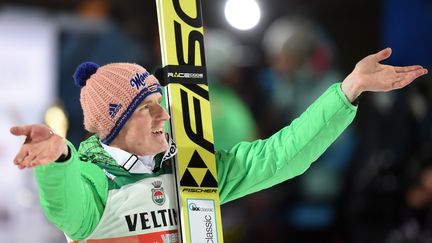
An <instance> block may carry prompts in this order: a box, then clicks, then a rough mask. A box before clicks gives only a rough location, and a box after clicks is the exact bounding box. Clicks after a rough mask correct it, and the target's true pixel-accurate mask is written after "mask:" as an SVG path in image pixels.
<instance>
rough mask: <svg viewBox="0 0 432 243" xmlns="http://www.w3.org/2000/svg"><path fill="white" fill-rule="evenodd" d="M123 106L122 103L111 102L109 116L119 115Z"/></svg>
mask: <svg viewBox="0 0 432 243" xmlns="http://www.w3.org/2000/svg"><path fill="white" fill-rule="evenodd" d="M121 107H122V105H121V104H114V103H111V104H109V108H108V113H109V116H110V117H111V118H114V117H115V115H117V113H118V111H119V110H120V108H121Z"/></svg>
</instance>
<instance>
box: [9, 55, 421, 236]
mask: <svg viewBox="0 0 432 243" xmlns="http://www.w3.org/2000/svg"><path fill="white" fill-rule="evenodd" d="M390 55H391V49H390V48H387V49H384V50H382V51H380V52H378V53H376V54H373V55H369V56H367V57H366V58H364V59H362V60H361V61H360V62H358V63H357V65H356V67H355V68H354V70H353V72H352V73H351V74H349V75H348V76H347V77H346V78H345V80H344V81H343V82H342V83H337V84H334V85H332V86H330V88H329V89H328V90H327V91H326V92H324V94H323V95H321V97H320V98H318V99H317V100H316V101H315V102H314V103H313V104H312V105H311V106H310V107H309V108H308V109H307V110H306V111H305V112H304V113H303V114H302V115H301V116H300V117H299V118H297V119H295V120H294V121H293V122H292V124H291V125H290V126H287V127H285V128H283V129H282V130H280V131H279V132H277V133H276V134H274V135H273V136H271V137H270V138H268V139H266V140H257V141H255V142H251V143H247V142H242V143H239V144H237V145H235V146H234V147H233V148H231V149H229V150H222V151H216V161H217V169H218V181H219V193H220V199H221V202H222V203H224V202H227V201H230V200H234V199H236V198H239V197H242V196H244V195H247V194H250V193H253V192H256V191H259V190H262V189H265V188H268V187H271V186H273V185H275V184H277V183H280V182H283V181H285V180H287V179H290V178H292V177H295V176H297V175H300V174H301V173H303V172H304V171H305V170H306V169H307V168H308V167H309V166H310V164H311V163H312V162H313V161H315V160H316V159H317V158H318V157H319V156H320V155H321V154H322V153H323V152H324V151H325V149H326V148H327V147H328V146H329V145H330V144H331V143H332V142H333V141H334V140H335V139H336V138H337V137H338V136H339V135H340V133H342V131H343V130H344V129H345V128H346V127H347V126H348V125H349V124H350V123H351V122H352V120H353V119H354V116H355V113H356V110H357V108H356V107H355V106H354V105H352V104H351V103H352V102H354V101H355V100H356V99H357V97H358V96H359V95H360V94H361V93H363V92H365V91H390V90H394V89H399V88H403V87H405V86H406V85H408V84H410V83H411V82H412V81H413V80H414V79H416V78H417V77H420V76H422V75H425V74H426V73H427V70H426V69H424V68H423V67H421V66H417V65H416V66H408V67H394V66H389V65H382V64H379V62H380V61H382V60H384V59H386V58H388V57H389V56H390ZM74 79H75V82H76V84H77V85H79V86H80V87H82V88H81V106H82V108H83V112H84V125H85V128H86V129H87V130H88V131H89V132H92V133H95V134H96V135H94V136H92V137H90V138H89V139H88V140H86V141H84V142H83V143H81V145H80V148H79V151H78V152H77V151H76V149H75V148H74V147H73V145H72V144H71V143H69V142H67V141H66V140H65V138H63V137H60V136H59V135H57V134H54V133H53V132H52V131H51V129H50V128H49V127H47V126H46V125H29V126H18V127H13V128H11V133H12V134H14V135H16V136H20V135H24V136H26V137H27V139H26V141H25V142H24V144H23V146H22V147H21V149H20V151H19V152H18V154H17V156H16V157H15V159H14V163H15V164H16V165H17V166H18V167H19V168H20V169H23V168H33V167H36V169H35V172H36V179H37V182H38V186H39V189H40V198H41V205H42V207H43V208H44V210H45V213H46V215H47V217H48V219H49V220H50V221H51V222H52V223H53V224H55V225H56V226H57V227H58V228H59V229H61V230H62V231H63V232H65V234H66V236H67V237H68V238H69V239H70V241H72V240H75V241H80V242H105V243H108V242H153V241H155V240H157V239H159V240H161V239H164V237H168V236H170V237H171V238H170V239H174V241H175V240H176V238H175V235H176V233H177V219H176V209H175V199H174V192H173V184H174V181H173V176H172V171H171V166H170V165H169V162H170V157H172V154H171V153H164V151H167V150H173V149H174V150H175V145H174V144H173V143H172V142H171V141H170V140H169V139H168V140H167V139H166V137H165V134H164V132H163V127H164V123H165V122H166V121H167V120H168V119H169V115H168V113H167V112H166V111H165V110H164V109H163V108H162V107H161V106H160V102H161V100H162V95H161V89H160V85H159V82H158V80H157V79H156V78H155V77H154V76H152V75H150V74H149V73H148V72H147V71H146V70H145V69H144V68H142V67H140V66H138V65H136V64H128V63H114V64H108V65H105V66H102V67H99V66H98V65H97V64H94V63H83V64H81V65H80V66H79V67H78V69H77V71H76V72H75V75H74ZM169 154H171V155H169ZM152 192H153V194H152ZM155 192H158V195H156V196H157V197H156V196H155V194H156V193H155ZM152 196H153V197H152ZM173 236H174V237H173Z"/></svg>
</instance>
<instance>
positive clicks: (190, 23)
mask: <svg viewBox="0 0 432 243" xmlns="http://www.w3.org/2000/svg"><path fill="white" fill-rule="evenodd" d="M156 5H157V12H158V24H159V35H160V45H161V53H162V66H163V68H162V69H160V70H158V74H157V76H158V77H159V79H160V81H161V83H163V85H164V86H165V94H166V95H165V98H166V104H167V110H168V111H169V114H170V116H171V119H170V126H169V133H170V135H171V137H172V138H173V140H174V141H175V143H176V144H177V148H178V152H177V155H176V156H175V158H174V164H175V179H176V184H177V185H176V186H177V188H176V189H177V190H176V191H177V198H178V210H179V213H178V216H179V221H180V222H179V234H180V236H179V238H180V239H181V242H183V243H185V242H188V243H189V242H193V243H195V242H197V243H201V242H208V243H216V242H223V234H222V219H221V212H220V201H219V192H218V184H217V173H216V161H215V155H214V142H213V141H214V140H213V130H212V124H211V112H210V100H209V89H208V85H207V74H206V68H205V55H204V30H203V22H202V14H201V1H200V0H195V1H194V0H182V1H180V0H156Z"/></svg>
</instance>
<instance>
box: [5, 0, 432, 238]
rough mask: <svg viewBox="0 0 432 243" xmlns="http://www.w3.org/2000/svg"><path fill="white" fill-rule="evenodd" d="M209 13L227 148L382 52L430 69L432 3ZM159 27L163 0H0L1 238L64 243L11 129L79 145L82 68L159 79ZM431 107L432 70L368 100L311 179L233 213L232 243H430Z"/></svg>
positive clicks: (304, 5) (273, 5) (222, 145)
mask: <svg viewBox="0 0 432 243" xmlns="http://www.w3.org/2000/svg"><path fill="white" fill-rule="evenodd" d="M202 6H203V19H204V24H205V38H206V40H205V48H206V58H207V65H208V72H209V85H210V98H211V105H212V113H213V125H214V130H215V146H216V148H217V149H226V148H229V147H231V146H232V145H233V144H235V143H236V142H239V141H242V140H253V139H257V138H266V137H268V136H270V135H271V134H273V133H274V132H275V131H277V130H278V129H280V128H281V127H283V126H285V125H288V124H289V123H290V121H291V120H292V119H294V118H295V117H297V116H298V115H299V114H300V113H301V112H302V111H303V110H304V109H305V108H306V107H307V106H308V105H309V104H310V103H311V102H313V100H314V99H316V98H317V97H318V96H319V95H320V94H321V93H322V92H324V90H325V89H326V88H327V87H329V86H330V85H331V84H332V83H335V82H340V81H342V80H343V78H344V77H345V76H346V75H347V74H349V73H350V72H351V70H352V69H353V67H354V65H355V63H356V62H357V61H359V60H360V59H361V58H363V57H365V56H366V55H369V54H371V53H374V52H376V51H378V50H380V49H382V48H384V47H392V48H393V55H392V57H391V58H390V59H389V60H387V61H385V62H386V63H389V64H392V65H411V64H420V65H423V66H425V67H427V68H429V69H430V70H431V68H432V45H431V43H432V31H431V30H432V1H431V0H411V1H404V0H379V1H378V0H362V1H342V0H326V1H323V0H315V1H310V0H309V1H308V0H302V1H300V0H266V1H264V0H256V1H255V0H230V1H225V0H224V1H202ZM236 7H239V8H236ZM157 28H158V26H157V16H156V6H155V2H154V1H139V0H123V1H120V0H87V1H84V0H63V1H54V0H9V1H7V0H1V1H0V86H1V89H0V101H1V102H0V184H1V185H2V186H1V187H0V242H17V243H21V242H32V243H39V242H44V243H57V242H58V243H60V242H65V241H64V238H63V235H62V233H61V232H58V231H57V230H56V229H55V228H54V227H52V226H51V225H50V224H49V223H48V222H47V220H46V219H45V217H44V216H43V214H42V212H41V209H40V208H39V205H38V194H37V188H36V187H35V183H34V179H33V172H32V171H31V170H24V171H20V170H18V169H17V168H15V167H14V166H13V165H12V160H13V157H14V155H15V153H16V152H17V151H18V148H19V146H20V144H21V143H22V142H23V140H22V139H19V138H14V137H13V136H12V135H10V134H9V132H8V130H9V127H11V126H12V125H18V124H28V123H39V122H44V121H45V122H48V123H50V124H55V125H53V126H55V127H54V129H55V130H56V131H57V132H58V133H61V134H64V135H67V137H68V138H69V139H70V140H71V141H72V142H73V143H74V144H75V145H76V146H77V145H78V144H79V142H80V141H81V140H82V139H83V138H84V137H85V136H86V134H85V132H84V130H83V125H82V119H83V118H82V114H81V108H80V104H79V91H80V90H79V88H76V87H75V86H74V84H73V80H72V78H71V77H72V74H73V72H74V70H75V67H76V66H77V65H78V64H79V63H81V62H83V61H86V60H91V61H94V62H96V63H98V64H101V65H103V64H106V63H109V62H121V61H127V62H136V63H139V64H141V65H143V66H145V67H147V69H148V70H149V71H151V72H153V71H154V70H155V69H156V68H157V67H160V66H161V59H160V49H159V37H158V29H157ZM431 104H432V80H431V75H430V74H429V75H427V76H426V77H424V78H421V79H419V80H417V81H416V82H415V83H414V84H412V85H410V86H409V87H407V88H405V89H404V90H400V91H395V92H391V93H386V94H372V93H367V94H364V95H362V97H361V98H360V99H359V110H358V114H357V118H356V120H355V121H354V123H353V124H352V125H351V126H350V127H349V128H348V129H347V131H346V132H345V133H344V134H343V135H342V136H341V137H340V138H339V139H338V140H337V141H336V142H335V143H334V144H333V145H332V146H331V147H330V148H329V150H328V151H327V152H326V153H325V154H324V155H323V156H322V157H321V158H320V159H319V160H318V161H317V162H316V163H314V164H313V165H312V167H311V168H310V169H309V170H308V171H306V172H305V173H304V174H303V175H302V176H300V177H297V178H294V179H292V180H289V181H287V182H285V183H282V184H280V185H278V186H275V187H273V188H270V189H268V190H264V191H262V192H259V193H256V194H253V195H250V196H247V197H245V198H242V199H240V200H237V201H234V202H230V203H227V204H225V205H223V206H222V212H223V227H224V237H225V242H228V243H230V242H239V243H240V242H241V243H242V242H293V243H303V242H305V243H306V242H308V243H309V242H324V243H360V242H361V243H363V242H368V243H375V242H384V243H398V242H400V243H402V242H403V243H409V242H416V243H419V242H420V243H425V242H432V208H431V205H432V204H431V202H432V105H431ZM53 121H55V122H54V123H53ZM66 128H67V129H66Z"/></svg>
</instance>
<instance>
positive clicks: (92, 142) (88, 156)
mask: <svg viewBox="0 0 432 243" xmlns="http://www.w3.org/2000/svg"><path fill="white" fill-rule="evenodd" d="M79 153H80V154H81V155H80V159H81V160H82V161H91V162H92V163H94V164H97V165H98V166H99V167H100V168H101V169H102V170H103V171H104V173H105V175H108V176H111V175H112V176H114V177H113V178H111V179H110V180H108V190H112V189H119V188H121V187H122V186H125V185H128V184H131V183H135V182H137V181H139V180H142V179H145V178H150V177H156V176H159V175H163V174H170V173H172V167H171V166H162V168H160V169H159V170H157V171H156V172H154V173H151V174H148V173H146V174H133V173H129V172H128V171H126V170H124V169H123V168H122V167H121V166H119V165H118V164H117V163H116V162H115V161H114V159H113V158H112V157H111V156H110V155H109V154H108V153H107V152H106V151H105V150H104V149H103V147H102V146H101V145H100V142H99V138H98V137H97V136H96V135H93V136H91V137H90V138H89V139H87V140H86V141H84V142H83V143H81V145H80V148H79ZM162 156H163V154H162V153H161V154H158V155H156V156H155V168H159V167H160V164H161V159H162Z"/></svg>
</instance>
